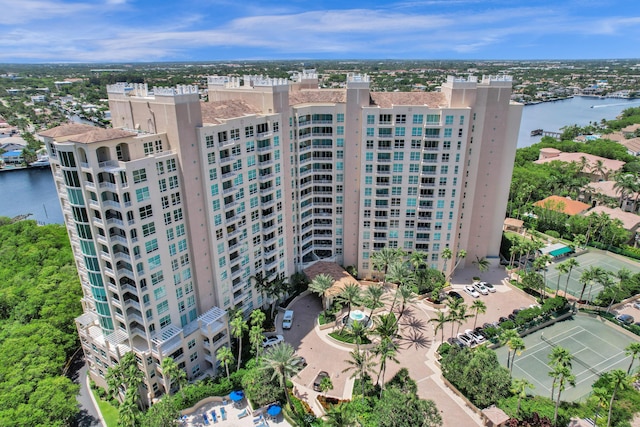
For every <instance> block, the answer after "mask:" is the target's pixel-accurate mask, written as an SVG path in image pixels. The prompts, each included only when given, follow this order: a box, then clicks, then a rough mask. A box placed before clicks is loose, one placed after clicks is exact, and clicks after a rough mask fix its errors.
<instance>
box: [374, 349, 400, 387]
mask: <svg viewBox="0 0 640 427" xmlns="http://www.w3.org/2000/svg"><path fill="white" fill-rule="evenodd" d="M373 353H374V354H375V355H376V356H378V357H379V361H378V365H379V366H380V371H378V378H377V379H376V384H379V385H380V398H382V391H383V390H384V374H385V372H386V370H387V361H388V360H393V361H394V362H396V363H400V361H399V360H398V359H397V358H396V354H398V344H397V343H395V342H394V341H393V340H392V339H390V338H383V339H382V340H380V342H379V343H378V345H377V346H376V347H375V348H374V350H373Z"/></svg>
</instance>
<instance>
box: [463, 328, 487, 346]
mask: <svg viewBox="0 0 640 427" xmlns="http://www.w3.org/2000/svg"><path fill="white" fill-rule="evenodd" d="M464 333H465V334H467V335H468V336H470V337H471V338H473V340H474V341H475V342H476V344H482V343H483V342H485V341H486V338H485V337H483V336H482V335H481V334H479V333H478V332H476V331H474V330H473V329H467V330H465V331H464Z"/></svg>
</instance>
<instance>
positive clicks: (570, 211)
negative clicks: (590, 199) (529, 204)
mask: <svg viewBox="0 0 640 427" xmlns="http://www.w3.org/2000/svg"><path fill="white" fill-rule="evenodd" d="M533 206H537V207H539V208H543V209H549V210H553V211H556V212H562V213H563V214H565V215H569V216H573V215H578V214H580V213H583V212H586V211H587V210H588V209H589V208H590V207H591V206H590V205H588V204H586V203H582V202H579V201H577V200H572V199H569V198H567V197H561V196H549V197H547V198H546V199H542V200H539V201H537V202H535V203H534V204H533Z"/></svg>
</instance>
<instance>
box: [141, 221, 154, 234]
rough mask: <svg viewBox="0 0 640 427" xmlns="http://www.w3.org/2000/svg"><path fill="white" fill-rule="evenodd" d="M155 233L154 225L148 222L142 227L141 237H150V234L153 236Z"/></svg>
mask: <svg viewBox="0 0 640 427" xmlns="http://www.w3.org/2000/svg"><path fill="white" fill-rule="evenodd" d="M155 232H156V225H155V223H153V222H150V223H149V224H143V225H142V235H143V236H144V237H147V236H151V235H152V234H155Z"/></svg>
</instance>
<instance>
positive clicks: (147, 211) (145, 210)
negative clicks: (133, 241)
mask: <svg viewBox="0 0 640 427" xmlns="http://www.w3.org/2000/svg"><path fill="white" fill-rule="evenodd" d="M139 211H140V219H145V218H150V217H152V216H153V209H151V205H147V206H143V207H141V208H140V209H139Z"/></svg>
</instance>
